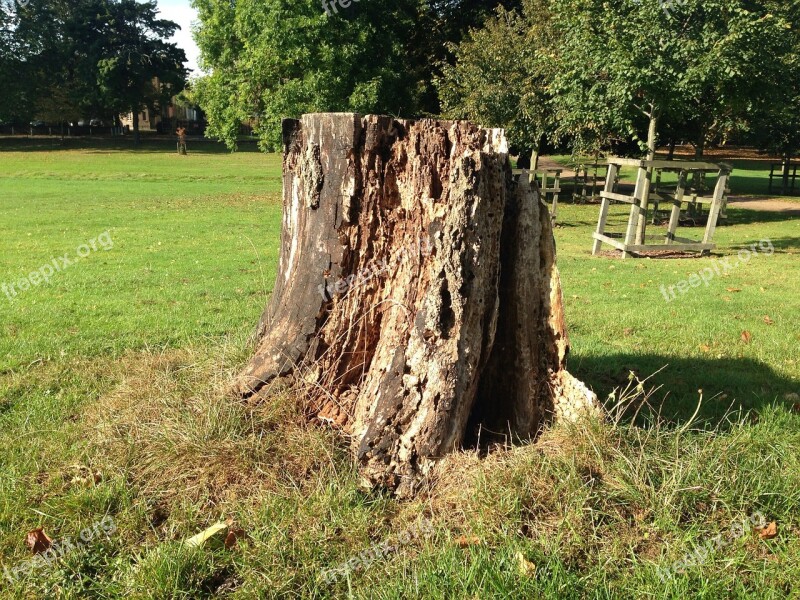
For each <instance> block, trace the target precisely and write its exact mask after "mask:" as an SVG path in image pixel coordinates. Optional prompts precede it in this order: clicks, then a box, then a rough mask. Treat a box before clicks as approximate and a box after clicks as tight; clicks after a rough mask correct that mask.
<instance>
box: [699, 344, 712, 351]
mask: <svg viewBox="0 0 800 600" xmlns="http://www.w3.org/2000/svg"><path fill="white" fill-rule="evenodd" d="M700 350H702V351H703V352H711V346H709V345H708V344H700Z"/></svg>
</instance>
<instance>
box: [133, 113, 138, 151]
mask: <svg viewBox="0 0 800 600" xmlns="http://www.w3.org/2000/svg"><path fill="white" fill-rule="evenodd" d="M132 114H133V145H134V146H138V145H139V113H138V112H137V111H136V110H134V111H133V113H132Z"/></svg>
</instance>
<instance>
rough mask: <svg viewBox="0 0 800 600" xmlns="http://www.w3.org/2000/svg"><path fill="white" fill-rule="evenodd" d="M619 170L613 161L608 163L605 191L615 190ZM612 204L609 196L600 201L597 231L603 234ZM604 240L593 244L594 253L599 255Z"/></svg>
mask: <svg viewBox="0 0 800 600" xmlns="http://www.w3.org/2000/svg"><path fill="white" fill-rule="evenodd" d="M618 171H619V167H618V166H617V165H615V164H613V163H611V162H609V163H608V172H607V173H606V185H605V188H604V191H606V192H609V193H611V192H613V191H614V184H615V183H616V181H617V172H618ZM610 205H611V200H609V199H608V198H603V200H602V202H601V203H600V217H599V218H598V220H597V233H598V234H600V235H603V234H604V233H605V230H606V221H607V220H608V209H609V207H610ZM602 244H603V242H602V241H600V240H597V239H596V240H595V241H594V245H593V246H592V254H593V255H597V253H598V252H600V246H602Z"/></svg>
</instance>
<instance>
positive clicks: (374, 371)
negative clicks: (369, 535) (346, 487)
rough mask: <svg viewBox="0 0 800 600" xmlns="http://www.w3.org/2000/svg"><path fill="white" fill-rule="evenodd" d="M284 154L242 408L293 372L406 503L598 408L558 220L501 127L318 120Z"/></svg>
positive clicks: (290, 132) (316, 410) (305, 395)
mask: <svg viewBox="0 0 800 600" xmlns="http://www.w3.org/2000/svg"><path fill="white" fill-rule="evenodd" d="M283 144H284V158H283V205H284V208H283V226H282V235H281V254H280V263H279V269H278V276H277V280H276V283H275V288H274V290H273V293H272V297H271V299H270V302H269V304H268V306H267V308H266V310H265V311H264V314H263V316H262V318H261V321H260V323H259V325H258V329H257V332H256V337H257V348H256V351H255V354H254V356H253V358H252V360H251V361H250V362H249V364H248V365H247V367H246V368H245V369H244V371H243V372H242V373H241V375H240V376H239V378H238V380H237V381H236V383H235V385H234V390H235V393H236V394H237V395H238V396H239V397H241V398H245V399H248V400H251V401H260V400H264V399H267V398H268V388H269V385H268V384H269V383H270V382H272V381H274V380H276V379H278V378H281V379H283V378H290V379H291V380H292V381H293V382H295V383H297V384H299V385H301V386H302V394H300V395H299V398H300V400H299V401H301V402H303V407H304V409H305V410H306V411H307V414H308V415H309V418H316V419H319V420H322V421H326V422H330V423H332V424H334V425H335V426H337V427H339V428H341V429H342V430H343V431H344V432H345V433H346V434H347V435H348V436H349V439H350V440H351V443H352V449H353V452H354V455H355V457H356V459H357V461H358V464H359V468H360V472H361V475H362V477H363V479H364V483H365V484H366V485H369V486H381V487H385V488H388V489H390V490H392V491H394V492H395V493H396V494H397V495H399V496H411V495H413V494H414V493H415V491H416V490H417V489H418V487H419V485H420V483H421V482H422V481H423V480H424V479H425V477H426V475H427V474H428V473H429V472H430V470H431V468H432V467H433V466H434V465H435V463H436V461H437V459H439V458H441V457H443V456H444V455H445V454H446V453H448V452H450V451H452V450H454V449H457V448H459V447H460V445H461V444H462V443H463V442H464V440H465V437H469V438H470V439H472V436H474V434H475V432H476V431H477V430H479V429H480V431H481V432H482V434H481V435H488V433H487V432H499V433H504V434H506V435H507V434H511V435H513V436H518V437H520V438H523V439H528V438H531V437H534V436H535V435H536V434H537V432H538V431H539V430H540V429H541V427H542V425H543V424H544V423H545V422H547V421H548V419H550V418H552V417H556V418H558V417H565V418H576V417H578V416H579V415H581V414H582V413H584V412H599V408H598V403H597V398H596V397H595V395H594V394H593V393H592V392H591V391H590V390H589V389H588V388H587V387H586V386H585V385H584V384H583V383H581V382H580V381H578V380H577V379H575V378H574V377H572V376H571V375H570V374H569V373H568V372H567V371H566V368H565V365H566V357H567V353H568V350H569V340H568V337H567V331H566V328H565V323H564V312H563V304H562V297H561V284H560V280H559V275H558V270H557V268H556V264H555V258H556V250H555V242H554V239H553V232H552V229H551V224H550V218H549V215H548V212H547V208H546V207H545V206H544V205H543V204H542V203H541V202H540V201H539V194H538V192H537V191H536V190H535V189H531V187H530V185H529V183H528V182H527V181H526V178H519V180H515V179H514V177H513V176H512V172H511V166H510V163H509V160H508V152H507V144H506V140H505V136H504V133H503V131H502V130H499V129H494V130H492V129H488V130H487V129H482V128H479V127H477V126H475V125H473V124H471V123H468V122H464V121H454V122H449V121H436V120H418V121H407V120H396V119H393V118H391V117H386V116H374V115H369V116H366V117H361V116H359V115H356V114H350V113H325V114H309V115H304V116H303V117H302V118H301V119H300V120H285V121H284V123H283Z"/></svg>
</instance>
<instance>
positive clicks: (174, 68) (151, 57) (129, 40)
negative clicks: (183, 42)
mask: <svg viewBox="0 0 800 600" xmlns="http://www.w3.org/2000/svg"><path fill="white" fill-rule="evenodd" d="M107 6H108V17H107V20H106V23H105V24H104V25H105V26H104V28H103V33H104V35H103V43H104V47H103V58H101V59H100V60H99V61H98V63H97V66H98V81H99V84H100V90H101V92H102V97H103V102H104V104H105V105H106V106H108V107H111V108H112V110H114V112H116V113H122V112H127V111H130V112H131V113H133V129H134V135H136V137H137V141H138V135H139V112H140V111H141V110H142V108H145V107H147V108H149V109H150V110H151V111H155V110H156V109H157V108H158V107H160V106H163V105H164V104H166V103H168V102H169V99H170V97H171V96H173V95H174V94H177V93H179V92H180V91H181V90H182V89H183V87H184V86H185V85H186V69H185V68H184V66H183V65H184V63H185V62H186V55H185V54H184V51H183V50H181V49H180V48H178V47H177V46H175V45H174V44H171V43H168V42H166V41H164V40H165V39H167V38H169V37H171V36H172V34H173V33H175V30H176V29H178V26H177V25H176V24H175V23H173V22H172V21H167V20H164V19H159V18H158V8H157V5H156V2H155V0H151V1H149V2H137V1H136V0H116V1H112V2H109V3H108V5H107Z"/></svg>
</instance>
